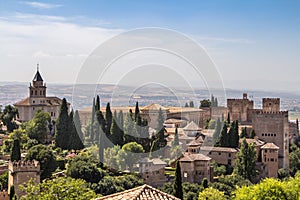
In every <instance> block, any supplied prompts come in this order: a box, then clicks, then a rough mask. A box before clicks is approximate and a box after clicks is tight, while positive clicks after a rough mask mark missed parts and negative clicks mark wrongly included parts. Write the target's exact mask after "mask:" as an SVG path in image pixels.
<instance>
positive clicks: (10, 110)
mask: <svg viewBox="0 0 300 200" xmlns="http://www.w3.org/2000/svg"><path fill="white" fill-rule="evenodd" d="M18 116H19V111H18V109H17V108H16V107H14V106H11V105H7V106H5V108H4V110H3V112H2V114H1V115H0V119H1V121H2V122H3V124H4V125H5V126H6V127H7V132H9V133H11V132H13V130H15V129H17V128H18V125H17V124H16V122H15V120H16V119H17V117H18Z"/></svg>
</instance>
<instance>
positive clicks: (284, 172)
mask: <svg viewBox="0 0 300 200" xmlns="http://www.w3.org/2000/svg"><path fill="white" fill-rule="evenodd" d="M290 155H291V154H290ZM288 177H289V173H288V172H287V170H286V169H284V168H280V169H279V170H278V178H279V179H280V180H284V179H286V178H288Z"/></svg>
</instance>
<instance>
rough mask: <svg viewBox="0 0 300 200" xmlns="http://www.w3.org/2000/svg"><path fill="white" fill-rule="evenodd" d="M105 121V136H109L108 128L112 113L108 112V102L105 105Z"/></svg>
mask: <svg viewBox="0 0 300 200" xmlns="http://www.w3.org/2000/svg"><path fill="white" fill-rule="evenodd" d="M105 120H106V132H105V133H106V135H107V136H109V135H110V128H111V123H112V112H111V110H110V103H109V102H108V103H107V105H106V112H105Z"/></svg>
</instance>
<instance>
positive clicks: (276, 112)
mask: <svg viewBox="0 0 300 200" xmlns="http://www.w3.org/2000/svg"><path fill="white" fill-rule="evenodd" d="M253 113H255V114H259V115H287V114H288V111H266V110H259V109H255V110H253Z"/></svg>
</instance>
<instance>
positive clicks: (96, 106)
mask: <svg viewBox="0 0 300 200" xmlns="http://www.w3.org/2000/svg"><path fill="white" fill-rule="evenodd" d="M95 110H96V111H98V110H100V97H99V95H97V99H96V105H95Z"/></svg>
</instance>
